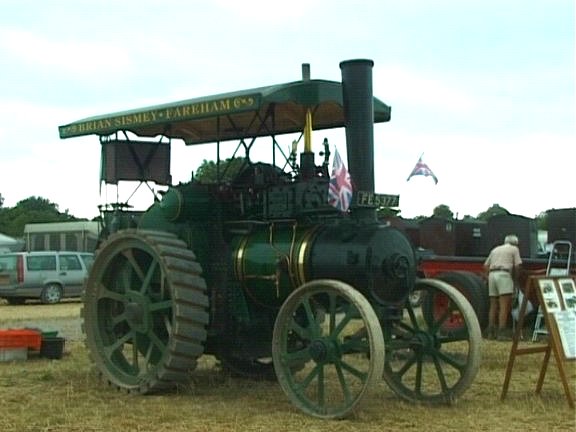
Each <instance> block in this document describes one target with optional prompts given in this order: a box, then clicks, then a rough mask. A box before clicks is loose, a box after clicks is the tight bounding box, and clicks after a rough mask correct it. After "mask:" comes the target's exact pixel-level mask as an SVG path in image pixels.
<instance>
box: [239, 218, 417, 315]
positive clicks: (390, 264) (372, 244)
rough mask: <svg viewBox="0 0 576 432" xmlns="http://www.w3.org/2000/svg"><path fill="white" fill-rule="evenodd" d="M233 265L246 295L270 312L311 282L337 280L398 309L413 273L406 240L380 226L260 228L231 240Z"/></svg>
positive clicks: (411, 258)
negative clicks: (270, 308) (292, 293)
mask: <svg viewBox="0 0 576 432" xmlns="http://www.w3.org/2000/svg"><path fill="white" fill-rule="evenodd" d="M232 261H233V262H232V266H233V268H234V275H235V277H236V279H237V280H238V281H239V282H240V283H241V286H242V288H243V290H244V291H245V293H246V296H247V297H248V298H249V299H250V300H252V301H254V302H256V303H257V304H259V305H261V306H268V307H272V308H276V307H279V306H281V305H282V303H283V302H284V300H285V299H286V298H287V296H288V295H289V294H290V293H291V292H292V291H293V290H295V289H296V288H298V287H299V286H300V285H302V284H303V283H305V282H307V281H309V280H313V279H337V280H341V281H344V282H347V283H349V284H350V285H352V286H353V287H354V288H356V289H357V290H359V291H360V292H362V293H363V294H364V295H365V296H367V297H368V298H369V300H370V301H371V302H376V303H379V304H383V305H401V304H403V302H404V301H405V300H406V298H407V296H408V294H409V292H410V291H411V289H412V287H413V284H414V282H415V274H416V258H415V254H414V250H413V248H412V245H411V244H410V242H409V241H408V239H407V238H406V237H405V236H404V235H403V234H402V233H401V232H400V231H398V230H396V229H395V228H391V227H388V226H384V225H379V224H370V225H357V224H353V223H351V224H347V225H346V224H335V225H318V226H313V227H298V226H297V225H296V224H294V225H290V224H285V225H278V224H276V225H275V224H269V225H262V226H258V227H257V228H255V229H253V230H252V231H251V232H250V234H247V235H243V236H241V237H237V238H236V239H235V240H234V241H233V253H232Z"/></svg>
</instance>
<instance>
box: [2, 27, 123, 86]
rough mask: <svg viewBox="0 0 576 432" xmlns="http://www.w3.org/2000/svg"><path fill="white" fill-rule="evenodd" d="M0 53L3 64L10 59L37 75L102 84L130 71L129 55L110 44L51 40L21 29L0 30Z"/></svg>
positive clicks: (117, 46) (90, 41) (67, 39)
mask: <svg viewBox="0 0 576 432" xmlns="http://www.w3.org/2000/svg"><path fill="white" fill-rule="evenodd" d="M0 52H3V53H4V54H3V56H4V57H5V60H6V59H7V58H8V59H11V58H12V59H11V61H13V62H21V63H22V66H23V67H25V68H35V69H36V70H37V71H38V75H40V74H46V73H49V74H55V75H59V76H60V78H62V77H68V78H72V79H75V80H84V81H90V80H94V79H98V80H105V79H106V78H107V77H110V76H125V75H128V74H130V73H131V71H132V70H133V67H132V61H131V57H130V55H129V52H127V51H126V50H125V49H124V48H122V47H121V46H120V45H118V44H115V43H114V42H113V41H110V42H105V41H104V42H100V41H98V40H97V39H93V40H77V39H75V38H73V37H68V38H66V39H65V40H59V39H56V38H53V39H51V38H50V37H49V36H47V35H42V34H40V33H36V32H33V31H28V30H23V29H20V28H4V29H0Z"/></svg>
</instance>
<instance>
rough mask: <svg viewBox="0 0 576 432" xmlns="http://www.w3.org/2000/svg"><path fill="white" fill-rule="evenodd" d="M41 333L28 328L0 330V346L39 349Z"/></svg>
mask: <svg viewBox="0 0 576 432" xmlns="http://www.w3.org/2000/svg"><path fill="white" fill-rule="evenodd" d="M41 346H42V333H40V332H39V331H36V330H30V329H8V330H0V348H24V347H25V348H28V349H30V350H32V351H40V347H41Z"/></svg>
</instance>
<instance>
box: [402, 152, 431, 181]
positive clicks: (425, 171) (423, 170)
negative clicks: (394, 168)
mask: <svg viewBox="0 0 576 432" xmlns="http://www.w3.org/2000/svg"><path fill="white" fill-rule="evenodd" d="M417 175H422V176H425V177H432V178H433V179H434V183H435V184H438V178H437V177H436V176H435V175H434V173H433V172H432V170H431V169H430V168H429V167H428V165H426V164H425V163H424V162H422V156H420V158H419V159H418V162H416V166H415V167H414V169H413V170H412V172H411V173H410V175H409V176H408V178H407V179H406V181H408V180H410V179H411V178H412V177H413V176H417Z"/></svg>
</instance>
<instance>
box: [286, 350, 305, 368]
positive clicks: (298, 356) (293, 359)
mask: <svg viewBox="0 0 576 432" xmlns="http://www.w3.org/2000/svg"><path fill="white" fill-rule="evenodd" d="M310 359H311V357H310V353H309V352H308V348H304V349H301V350H299V351H291V352H287V353H284V354H283V355H282V362H283V364H285V365H286V366H288V367H292V366H296V365H298V364H301V363H303V362H307V361H309V360H310Z"/></svg>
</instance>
